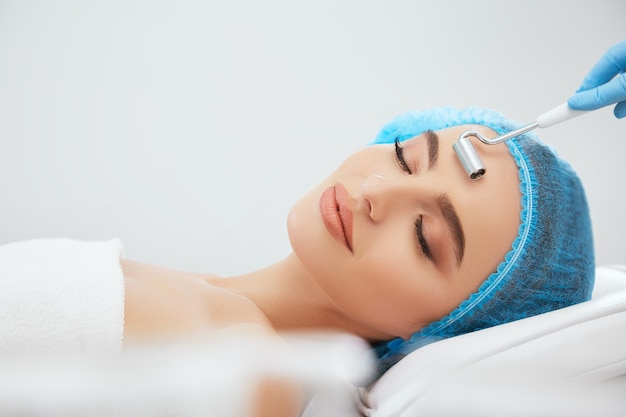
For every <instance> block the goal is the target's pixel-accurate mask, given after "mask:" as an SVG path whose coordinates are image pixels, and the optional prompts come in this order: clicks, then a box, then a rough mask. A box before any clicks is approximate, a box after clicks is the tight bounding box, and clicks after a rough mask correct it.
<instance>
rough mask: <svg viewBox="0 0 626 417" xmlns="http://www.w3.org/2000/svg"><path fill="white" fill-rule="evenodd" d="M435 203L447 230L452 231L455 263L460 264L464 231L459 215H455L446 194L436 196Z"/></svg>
mask: <svg viewBox="0 0 626 417" xmlns="http://www.w3.org/2000/svg"><path fill="white" fill-rule="evenodd" d="M437 204H438V206H439V210H440V211H441V214H442V216H443V219H444V220H445V222H446V224H447V225H448V230H450V232H451V233H452V244H453V246H454V253H455V255H456V263H457V265H460V264H461V261H463V255H465V233H464V232H463V227H462V226H461V221H460V220H459V216H458V215H457V213H456V210H455V209H454V206H453V205H452V202H451V201H450V198H449V197H448V194H445V193H444V194H441V195H440V196H439V197H438V198H437Z"/></svg>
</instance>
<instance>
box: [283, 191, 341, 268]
mask: <svg viewBox="0 0 626 417" xmlns="http://www.w3.org/2000/svg"><path fill="white" fill-rule="evenodd" d="M313 194H314V193H309V194H307V195H305V196H304V197H302V198H301V199H300V200H298V201H297V202H296V203H295V204H294V205H293V206H292V207H291V210H290V211H289V214H288V215H287V235H288V237H289V243H290V245H291V250H292V251H293V253H294V254H295V255H296V256H297V257H298V259H300V262H302V264H303V265H304V266H305V268H306V269H309V270H311V269H313V270H315V269H317V268H319V266H320V265H324V264H325V263H326V262H327V261H328V258H327V256H326V251H327V250H328V247H329V244H332V242H329V241H328V239H329V236H327V232H326V229H325V227H324V224H323V222H322V219H321V215H320V213H319V208H318V204H319V203H318V200H317V199H316V198H315V197H314V195H313ZM316 265H317V268H316Z"/></svg>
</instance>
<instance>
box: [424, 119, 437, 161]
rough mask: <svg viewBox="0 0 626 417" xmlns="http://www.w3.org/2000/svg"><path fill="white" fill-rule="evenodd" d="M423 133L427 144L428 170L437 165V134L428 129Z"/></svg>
mask: <svg viewBox="0 0 626 417" xmlns="http://www.w3.org/2000/svg"><path fill="white" fill-rule="evenodd" d="M425 133H426V141H427V144H428V170H431V169H433V168H434V167H435V166H436V165H437V159H438V158H439V136H438V135H437V134H436V133H435V132H433V131H432V130H430V129H429V130H427V131H426V132H425Z"/></svg>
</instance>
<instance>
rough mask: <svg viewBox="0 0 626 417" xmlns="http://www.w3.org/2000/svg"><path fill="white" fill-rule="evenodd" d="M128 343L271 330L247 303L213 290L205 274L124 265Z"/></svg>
mask: <svg viewBox="0 0 626 417" xmlns="http://www.w3.org/2000/svg"><path fill="white" fill-rule="evenodd" d="M121 265H122V270H123V273H124V284H125V301H124V304H125V312H124V337H125V339H127V340H128V339H134V338H142V339H144V338H146V337H171V336H180V335H185V334H193V333H199V332H206V331H216V330H220V329H224V328H226V327H229V326H235V325H249V326H254V327H258V328H265V329H267V330H271V325H270V323H269V321H268V320H267V317H266V316H265V315H264V314H263V312H262V311H261V310H260V309H259V308H258V307H257V306H256V305H255V304H254V303H253V302H252V301H250V300H249V299H248V298H246V297H243V296H241V295H239V294H236V293H234V292H232V291H230V290H227V289H224V288H220V287H218V286H215V285H212V284H210V283H209V282H207V280H206V277H207V276H206V275H200V274H194V273H188V272H183V271H177V270H172V269H168V268H163V267H159V266H154V265H149V264H143V263H139V262H134V261H128V260H122V262H121Z"/></svg>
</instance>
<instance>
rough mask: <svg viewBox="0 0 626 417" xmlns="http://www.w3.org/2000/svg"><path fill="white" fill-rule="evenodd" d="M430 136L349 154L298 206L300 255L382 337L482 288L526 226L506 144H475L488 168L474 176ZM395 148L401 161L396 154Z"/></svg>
mask: <svg viewBox="0 0 626 417" xmlns="http://www.w3.org/2000/svg"><path fill="white" fill-rule="evenodd" d="M466 130H479V131H480V132H482V133H483V134H484V135H485V136H487V137H495V136H497V134H496V133H495V132H494V131H492V130H491V129H489V128H487V127H484V126H477V125H464V126H456V127H452V128H448V129H443V130H439V131H436V132H426V133H423V134H421V135H419V136H416V137H414V138H412V139H409V140H407V141H404V142H402V143H400V147H401V148H400V149H399V150H397V149H396V147H395V146H394V144H389V145H374V146H369V147H366V148H364V149H362V150H361V151H359V152H357V153H355V154H353V155H352V156H350V157H349V158H348V159H347V160H346V161H345V162H344V163H343V164H342V165H341V166H339V168H338V169H337V170H336V171H335V172H334V173H333V174H332V175H330V176H329V177H328V178H327V179H326V180H325V181H323V182H322V183H321V184H319V185H318V186H317V187H315V188H314V189H313V190H311V191H310V192H309V193H307V194H306V195H305V196H304V197H303V198H301V199H300V200H299V201H298V202H297V203H296V204H295V205H294V207H293V208H292V210H291V212H290V214H289V219H288V230H289V238H290V241H291V245H292V247H293V250H294V253H295V254H296V256H297V257H298V258H299V260H300V261H301V262H302V264H303V265H304V267H305V268H306V270H307V271H308V273H309V274H310V275H311V277H312V278H313V279H314V280H315V282H316V283H317V284H318V285H319V287H320V288H321V289H322V290H323V291H324V292H325V293H326V295H327V296H328V297H329V298H330V300H331V301H332V302H333V304H334V305H335V306H336V307H337V308H338V309H339V310H341V311H342V313H344V314H345V315H346V316H347V317H349V318H350V319H351V320H354V321H355V322H356V323H358V325H359V326H361V327H364V328H366V329H368V331H371V333H370V334H371V335H374V338H377V339H390V338H393V337H398V336H399V337H404V338H406V337H408V336H410V335H411V334H412V333H414V332H415V331H417V330H419V329H420V328H422V327H424V326H425V325H427V324H429V323H431V322H433V321H436V320H438V319H440V318H441V317H443V316H445V315H446V314H448V313H449V312H450V311H452V310H453V309H454V308H455V307H457V306H458V305H459V304H460V302H461V301H463V300H464V299H466V298H467V297H468V296H469V295H470V294H472V293H473V292H475V291H476V290H477V289H478V287H479V285H480V284H481V283H482V282H483V281H484V280H485V278H486V277H487V276H489V274H490V273H491V272H493V271H494V270H495V269H496V267H497V265H498V264H499V263H500V262H501V261H502V260H503V259H504V255H505V254H506V253H507V252H508V251H509V250H510V248H511V245H512V243H513V240H514V239H515V237H516V235H517V229H518V227H519V224H520V198H521V196H520V192H519V179H518V174H517V166H516V164H515V161H514V160H513V157H512V156H511V155H510V153H509V151H508V148H507V147H506V145H505V144H499V145H485V144H483V143H481V142H479V141H478V140H473V141H472V143H473V145H474V147H475V148H476V151H477V152H478V153H479V155H480V157H481V158H482V160H483V162H484V164H485V166H486V167H487V174H486V175H485V176H484V177H483V178H482V179H480V180H479V181H473V180H470V179H469V177H468V176H467V174H466V173H465V171H464V170H463V168H462V166H461V164H460V162H459V161H458V159H457V157H456V154H455V153H454V151H453V149H452V144H453V143H454V141H456V140H457V139H458V137H459V135H460V134H461V133H462V132H464V131H466ZM398 153H399V154H400V155H401V157H400V158H399V157H398Z"/></svg>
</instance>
